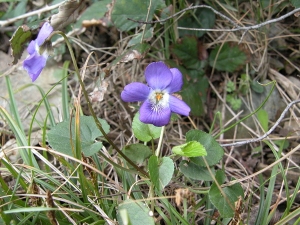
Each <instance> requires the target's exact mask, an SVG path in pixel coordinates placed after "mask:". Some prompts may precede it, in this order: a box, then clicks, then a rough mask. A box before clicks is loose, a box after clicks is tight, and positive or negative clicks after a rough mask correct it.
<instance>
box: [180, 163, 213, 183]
mask: <svg viewBox="0 0 300 225" xmlns="http://www.w3.org/2000/svg"><path fill="white" fill-rule="evenodd" d="M179 169H180V171H181V172H182V173H183V174H184V176H186V177H189V178H191V179H194V180H203V181H212V180H213V178H212V177H211V175H210V173H209V171H208V169H207V168H206V167H203V166H199V165H197V164H195V163H194V162H192V161H186V160H183V161H181V162H180V164H179ZM210 170H211V172H212V174H213V175H215V169H214V168H210Z"/></svg>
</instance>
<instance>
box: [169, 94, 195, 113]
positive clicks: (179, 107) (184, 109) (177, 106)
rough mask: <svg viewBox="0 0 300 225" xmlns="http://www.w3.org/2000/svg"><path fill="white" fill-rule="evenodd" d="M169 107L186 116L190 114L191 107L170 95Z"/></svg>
mask: <svg viewBox="0 0 300 225" xmlns="http://www.w3.org/2000/svg"><path fill="white" fill-rule="evenodd" d="M169 107H170V109H171V111H172V112H174V113H177V114H180V115H184V116H188V115H189V114H190V111H191V108H190V107H189V106H188V105H187V104H186V103H185V102H184V101H182V100H180V99H178V98H176V97H174V96H173V95H170V98H169Z"/></svg>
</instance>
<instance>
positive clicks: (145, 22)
mask: <svg viewBox="0 0 300 225" xmlns="http://www.w3.org/2000/svg"><path fill="white" fill-rule="evenodd" d="M198 8H207V9H210V10H212V11H213V12H214V13H215V14H217V15H219V16H220V17H222V18H224V19H226V20H228V21H229V22H230V23H232V24H233V25H234V26H236V27H237V26H238V25H237V24H236V23H235V22H234V21H233V20H231V19H230V18H229V17H227V16H225V15H223V14H222V13H220V12H219V11H217V10H215V9H214V8H212V7H210V6H208V5H195V6H190V7H188V8H185V9H183V10H181V11H179V12H177V13H175V14H174V15H172V16H169V17H167V18H166V19H163V20H156V21H141V20H134V19H131V18H127V19H128V20H131V21H133V22H137V23H143V24H153V23H164V22H166V21H167V20H169V19H172V18H174V17H176V16H177V15H179V14H182V13H184V12H186V11H188V10H192V9H198Z"/></svg>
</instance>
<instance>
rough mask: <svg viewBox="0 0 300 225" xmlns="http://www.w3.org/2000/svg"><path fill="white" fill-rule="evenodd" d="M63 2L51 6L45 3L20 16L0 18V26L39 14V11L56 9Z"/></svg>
mask: <svg viewBox="0 0 300 225" xmlns="http://www.w3.org/2000/svg"><path fill="white" fill-rule="evenodd" d="M62 4H64V2H61V3H58V4H55V5H52V6H48V5H46V6H45V7H43V8H41V9H38V10H35V11H32V12H29V13H25V14H23V15H20V16H17V17H14V18H11V19H7V20H0V27H5V26H7V25H9V24H11V23H14V22H16V21H18V20H22V19H25V18H27V17H29V16H34V15H40V14H41V13H44V12H48V11H51V10H52V9H56V8H58V7H59V6H60V5H62Z"/></svg>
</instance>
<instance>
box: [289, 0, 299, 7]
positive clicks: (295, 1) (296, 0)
mask: <svg viewBox="0 0 300 225" xmlns="http://www.w3.org/2000/svg"><path fill="white" fill-rule="evenodd" d="M290 2H291V4H292V5H293V6H294V7H295V8H296V9H297V8H300V1H299V0H290Z"/></svg>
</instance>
